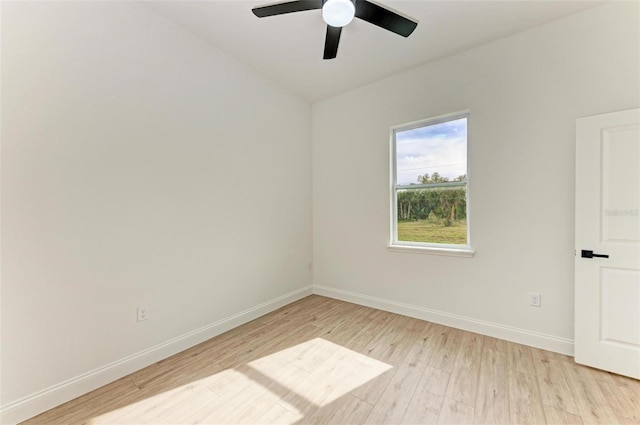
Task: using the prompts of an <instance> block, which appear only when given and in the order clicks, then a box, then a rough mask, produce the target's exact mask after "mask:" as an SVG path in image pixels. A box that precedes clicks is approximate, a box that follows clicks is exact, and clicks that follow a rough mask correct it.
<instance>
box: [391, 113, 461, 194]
mask: <svg viewBox="0 0 640 425" xmlns="http://www.w3.org/2000/svg"><path fill="white" fill-rule="evenodd" d="M396 158H397V165H396V173H397V184H399V185H407V184H411V183H418V176H419V175H424V174H426V173H428V174H429V175H431V174H433V173H434V172H438V173H439V174H440V175H441V176H443V177H449V180H453V179H454V178H456V177H458V176H460V175H462V174H466V173H467V118H460V119H457V120H453V121H447V122H443V123H440V124H433V125H429V126H426V127H420V128H414V129H411V130H405V131H397V132H396Z"/></svg>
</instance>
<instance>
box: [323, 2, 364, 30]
mask: <svg viewBox="0 0 640 425" xmlns="http://www.w3.org/2000/svg"><path fill="white" fill-rule="evenodd" d="M354 16H356V7H355V5H354V4H353V1H352V0H327V1H326V2H325V3H324V5H322V19H324V21H325V22H326V23H327V25H330V26H332V27H344V26H345V25H347V24H349V23H350V22H351V21H352V20H353V17H354Z"/></svg>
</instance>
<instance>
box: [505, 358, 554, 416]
mask: <svg viewBox="0 0 640 425" xmlns="http://www.w3.org/2000/svg"><path fill="white" fill-rule="evenodd" d="M508 374H509V421H510V422H511V423H514V424H542V423H546V419H545V416H544V409H543V407H542V398H541V396H540V390H539V388H538V381H537V380H536V377H535V375H534V374H531V373H526V372H521V371H518V370H516V369H512V368H509V369H508Z"/></svg>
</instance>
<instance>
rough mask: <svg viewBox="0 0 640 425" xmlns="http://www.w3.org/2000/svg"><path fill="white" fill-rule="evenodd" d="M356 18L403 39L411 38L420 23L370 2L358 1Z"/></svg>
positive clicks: (365, 0)
mask: <svg viewBox="0 0 640 425" xmlns="http://www.w3.org/2000/svg"><path fill="white" fill-rule="evenodd" d="M356 16H357V17H358V18H360V19H362V20H364V21H367V22H369V23H372V24H373V25H377V26H379V27H381V28H384V29H386V30H389V31H391V32H395V33H396V34H399V35H401V36H403V37H409V35H411V33H412V32H413V30H415V29H416V27H417V26H418V23H417V22H415V21H412V20H411V19H408V18H405V17H404V16H400V15H398V14H397V13H395V12H392V11H391V10H389V9H385V8H384V7H382V6H378V5H377V4H375V3H371V2H370V1H368V0H357V1H356Z"/></svg>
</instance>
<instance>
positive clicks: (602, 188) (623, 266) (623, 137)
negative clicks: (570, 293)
mask: <svg viewBox="0 0 640 425" xmlns="http://www.w3.org/2000/svg"><path fill="white" fill-rule="evenodd" d="M575 231H576V246H575V248H576V260H575V279H576V280H575V360H576V362H578V363H582V364H586V365H589V366H593V367H597V368H600V369H605V370H609V371H612V372H615V373H619V374H622V375H627V376H632V377H635V378H637V379H640V109H634V110H629V111H622V112H615V113H611V114H603V115H597V116H593V117H586V118H580V119H578V120H577V122H576V229H575ZM582 250H589V251H593V252H594V253H595V254H600V255H605V256H608V257H598V256H593V257H591V258H584V257H583V256H582V255H581V254H582Z"/></svg>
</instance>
